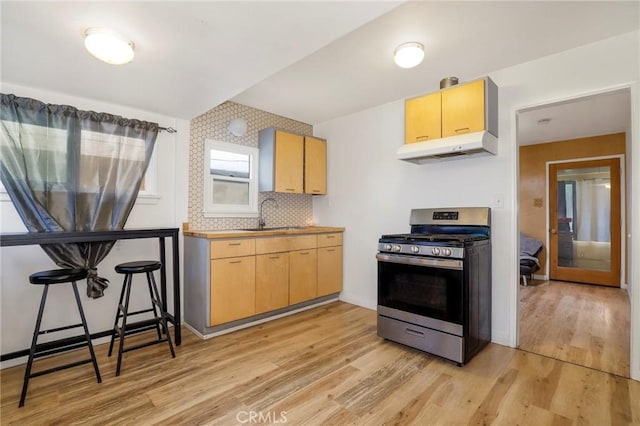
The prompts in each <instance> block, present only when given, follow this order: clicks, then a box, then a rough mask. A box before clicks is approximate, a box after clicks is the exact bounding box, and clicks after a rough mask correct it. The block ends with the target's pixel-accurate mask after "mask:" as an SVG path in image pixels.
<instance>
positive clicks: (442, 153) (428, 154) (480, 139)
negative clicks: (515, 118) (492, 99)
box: [396, 131, 498, 164]
mask: <svg viewBox="0 0 640 426" xmlns="http://www.w3.org/2000/svg"><path fill="white" fill-rule="evenodd" d="M497 153H498V139H497V138H496V137H495V136H494V135H492V134H491V133H489V132H487V131H481V132H475V133H466V134H464V135H458V136H449V137H446V138H442V139H433V140H430V141H424V142H414V143H408V144H404V145H402V146H401V147H400V148H399V149H398V151H397V152H396V157H397V158H398V160H404V161H409V162H411V163H416V164H422V163H426V162H429V161H437V160H446V159H451V158H456V157H461V156H467V155H479V154H485V155H487V154H493V155H496V154H497Z"/></svg>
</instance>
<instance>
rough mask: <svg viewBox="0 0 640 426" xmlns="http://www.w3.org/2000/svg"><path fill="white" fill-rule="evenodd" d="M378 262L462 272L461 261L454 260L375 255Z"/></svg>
mask: <svg viewBox="0 0 640 426" xmlns="http://www.w3.org/2000/svg"><path fill="white" fill-rule="evenodd" d="M376 259H378V261H380V262H389V263H400V264H403V265H415V266H432V267H434V268H444V269H455V270H458V271H461V270H462V261H461V260H454V259H434V258H431V257H418V256H398V255H394V254H384V253H378V254H376Z"/></svg>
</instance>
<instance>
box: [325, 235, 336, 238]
mask: <svg viewBox="0 0 640 426" xmlns="http://www.w3.org/2000/svg"><path fill="white" fill-rule="evenodd" d="M335 237H336V236H335V235H327V239H329V238H335Z"/></svg>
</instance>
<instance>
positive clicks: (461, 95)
mask: <svg viewBox="0 0 640 426" xmlns="http://www.w3.org/2000/svg"><path fill="white" fill-rule="evenodd" d="M484 129H485V81H484V80H477V81H473V82H471V83H466V84H463V85H460V86H454V87H451V88H449V89H446V90H443V91H442V137H443V138H446V137H447V136H456V135H462V134H465V133H473V132H479V131H481V130H484Z"/></svg>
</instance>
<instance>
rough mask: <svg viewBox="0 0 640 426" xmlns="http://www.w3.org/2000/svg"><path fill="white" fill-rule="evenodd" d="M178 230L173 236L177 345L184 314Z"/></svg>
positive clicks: (179, 342) (174, 309)
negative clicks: (182, 308) (182, 310)
mask: <svg viewBox="0 0 640 426" xmlns="http://www.w3.org/2000/svg"><path fill="white" fill-rule="evenodd" d="M178 240H179V238H178V231H176V232H175V233H174V234H173V235H172V236H171V242H172V250H173V316H174V322H173V328H174V329H175V342H176V346H179V345H180V344H181V343H182V327H181V324H182V320H181V318H182V314H181V312H180V311H181V303H180V251H179V241H178Z"/></svg>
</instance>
